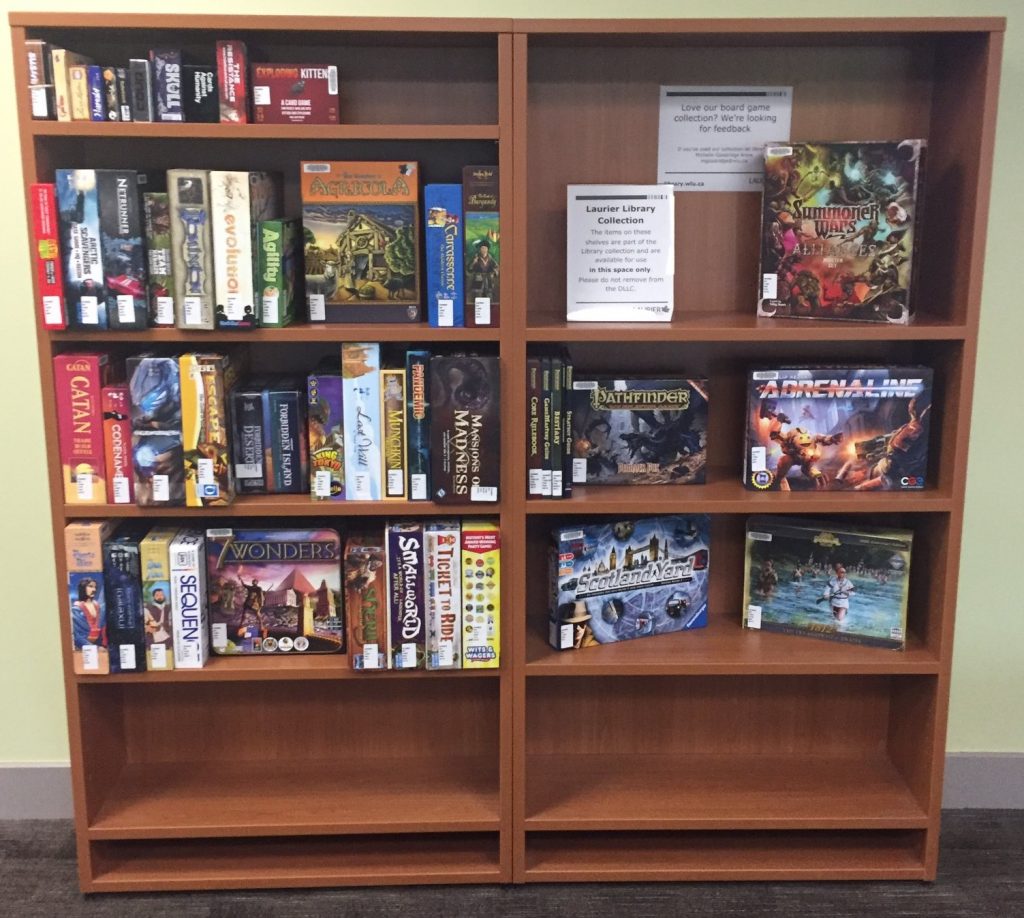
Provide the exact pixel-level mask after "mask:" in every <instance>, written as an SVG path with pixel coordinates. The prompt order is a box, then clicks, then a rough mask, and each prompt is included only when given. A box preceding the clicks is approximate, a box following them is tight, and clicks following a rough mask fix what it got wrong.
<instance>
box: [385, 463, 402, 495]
mask: <svg viewBox="0 0 1024 918" xmlns="http://www.w3.org/2000/svg"><path fill="white" fill-rule="evenodd" d="M404 495H405V470H404V469H388V497H403V496H404Z"/></svg>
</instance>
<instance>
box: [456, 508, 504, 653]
mask: <svg viewBox="0 0 1024 918" xmlns="http://www.w3.org/2000/svg"><path fill="white" fill-rule="evenodd" d="M500 662H501V530H500V529H499V527H498V524H497V523H495V522H492V521H490V520H477V519H466V520H463V522H462V668H463V669H496V668H497V667H498V665H499V664H500Z"/></svg>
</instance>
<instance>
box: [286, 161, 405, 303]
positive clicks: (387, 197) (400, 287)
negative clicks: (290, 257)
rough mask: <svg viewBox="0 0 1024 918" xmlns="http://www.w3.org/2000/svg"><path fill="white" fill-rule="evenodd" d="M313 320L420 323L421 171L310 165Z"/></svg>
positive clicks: (305, 211) (305, 207) (307, 194)
mask: <svg viewBox="0 0 1024 918" xmlns="http://www.w3.org/2000/svg"><path fill="white" fill-rule="evenodd" d="M300 184H301V189H300V190H301V193H302V227H303V234H304V237H305V261H306V268H305V270H306V301H307V304H308V307H309V319H310V321H311V322H418V321H419V319H420V307H421V305H422V291H421V289H420V286H421V285H420V270H419V264H420V257H419V226H420V218H419V197H420V194H419V166H418V165H417V164H416V163H408V162H407V163H383V162H382V163H377V162H367V163H360V162H319V163H311V162H304V163H303V164H302V174H301V179H300Z"/></svg>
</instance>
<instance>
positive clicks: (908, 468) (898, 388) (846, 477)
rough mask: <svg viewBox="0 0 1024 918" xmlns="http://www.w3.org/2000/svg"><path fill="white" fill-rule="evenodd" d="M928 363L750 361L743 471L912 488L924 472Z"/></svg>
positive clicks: (757, 484) (818, 482) (819, 482)
mask: <svg viewBox="0 0 1024 918" xmlns="http://www.w3.org/2000/svg"><path fill="white" fill-rule="evenodd" d="M931 414H932V371H931V369H930V368H928V367H915V366H910V367H900V366H896V367H866V368H858V367H791V368H788V369H787V368H771V369H768V368H763V369H754V370H751V371H750V373H749V376H748V388H747V437H746V452H745V456H744V463H745V467H744V475H743V481H744V484H745V485H746V487H747V488H749V489H751V490H757V491H791V490H792V491H800V490H829V491H908V490H909V491H912V490H920V489H921V488H923V487H924V486H925V484H926V483H927V480H928V477H927V476H928V434H929V429H928V428H929V425H930V421H931Z"/></svg>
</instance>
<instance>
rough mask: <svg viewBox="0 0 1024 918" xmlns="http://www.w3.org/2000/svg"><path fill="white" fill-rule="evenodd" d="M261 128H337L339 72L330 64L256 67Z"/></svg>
mask: <svg viewBox="0 0 1024 918" xmlns="http://www.w3.org/2000/svg"><path fill="white" fill-rule="evenodd" d="M252 109H253V120H254V121H255V122H256V123H257V124H337V123H338V68H337V67H335V66H334V65H327V64H253V65H252Z"/></svg>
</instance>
